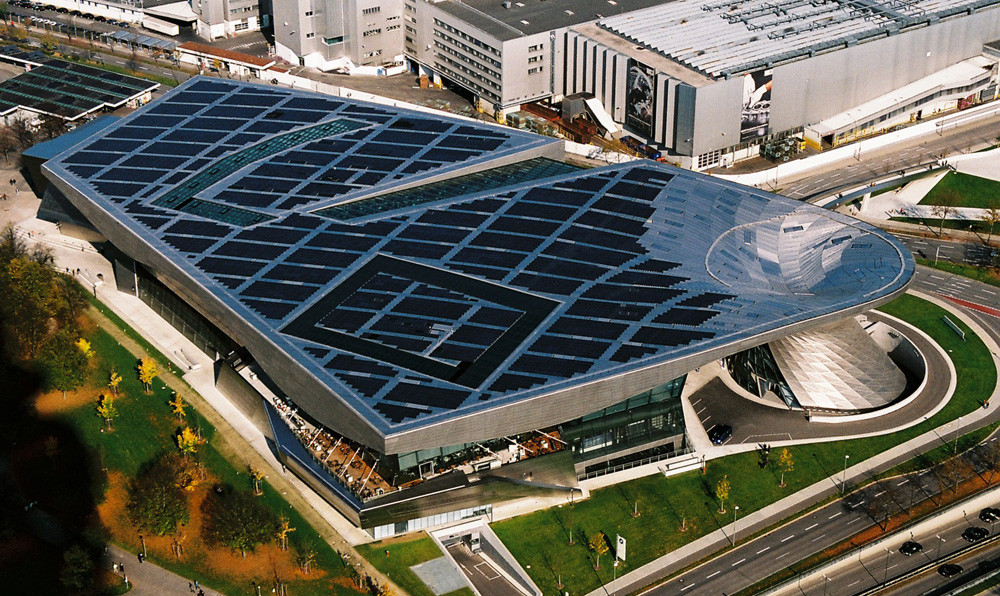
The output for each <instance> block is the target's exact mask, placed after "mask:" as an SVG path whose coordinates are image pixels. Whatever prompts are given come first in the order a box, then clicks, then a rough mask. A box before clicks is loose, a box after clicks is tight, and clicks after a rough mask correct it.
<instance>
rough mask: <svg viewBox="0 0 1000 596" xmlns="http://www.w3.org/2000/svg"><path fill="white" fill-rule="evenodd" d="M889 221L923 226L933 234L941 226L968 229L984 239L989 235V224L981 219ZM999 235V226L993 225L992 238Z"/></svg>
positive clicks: (929, 218) (910, 219)
mask: <svg viewBox="0 0 1000 596" xmlns="http://www.w3.org/2000/svg"><path fill="white" fill-rule="evenodd" d="M889 221H898V222H900V223H908V224H914V225H918V226H924V227H926V228H927V229H928V231H930V232H933V233H935V234H937V233H938V230H941V229H942V228H943V229H945V230H961V231H963V232H967V231H969V230H970V229H971V230H972V231H973V232H975V233H977V234H979V235H980V236H982V237H983V240H986V239H987V238H989V237H990V226H989V224H987V223H986V222H984V221H981V220H967V219H946V220H945V221H944V225H943V226H942V225H941V220H940V219H936V218H933V217H928V218H920V217H890V218H889ZM998 235H1000V226H994V229H993V238H996V237H997V236H998Z"/></svg>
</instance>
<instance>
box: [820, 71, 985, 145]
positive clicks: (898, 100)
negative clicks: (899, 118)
mask: <svg viewBox="0 0 1000 596" xmlns="http://www.w3.org/2000/svg"><path fill="white" fill-rule="evenodd" d="M995 64H996V62H994V61H993V60H990V59H989V58H987V57H985V56H975V57H973V58H969V59H968V60H963V61H961V62H959V63H958V64H954V65H952V66H949V67H948V68H945V69H944V70H939V71H937V72H935V73H934V74H931V75H928V76H926V77H924V78H922V79H918V80H916V81H913V82H912V83H910V84H909V85H906V86H903V87H900V88H899V89H896V90H895V91H891V92H889V93H886V94H885V95H881V96H879V97H876V98H875V99H873V100H871V101H866V102H865V103H863V104H861V105H859V106H855V107H853V108H851V109H849V110H847V111H846V112H841V113H839V114H837V115H835V116H831V117H829V118H827V119H826V120H823V121H822V122H820V123H818V124H815V125H813V126H809V127H808V128H809V129H810V130H814V131H816V132H817V133H818V134H820V135H828V134H834V133H840V132H844V131H847V130H850V129H851V128H854V127H856V126H857V124H858V123H860V122H866V121H868V120H871V119H872V118H875V117H878V116H880V115H882V114H884V113H887V112H889V111H891V110H894V109H896V108H899V107H902V106H906V105H908V104H910V103H912V102H914V101H916V100H918V99H920V98H923V97H927V96H928V95H929V94H930V93H933V92H935V91H938V90H943V89H955V88H958V87H965V86H967V85H971V84H973V83H975V82H977V81H982V79H983V77H984V76H985V75H987V74H988V73H990V72H991V71H992V70H993V66H994V65H995ZM983 82H984V83H985V81H983Z"/></svg>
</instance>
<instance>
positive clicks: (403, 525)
mask: <svg viewBox="0 0 1000 596" xmlns="http://www.w3.org/2000/svg"><path fill="white" fill-rule="evenodd" d="M492 513H493V505H480V506H478V507H467V508H465V509H459V510H458V511H449V512H447V513H438V514H436V515H428V516H426V517H418V518H416V519H410V520H406V521H402V522H396V523H393V524H385V525H383V526H375V527H374V528H372V529H371V530H369V531H370V532H371V535H372V536H373V537H374V538H375V539H376V540H380V539H382V538H388V537H389V536H395V535H396V534H405V533H407V532H414V531H416V530H423V529H424V528H430V527H432V526H440V525H441V524H448V523H451V522H456V521H461V520H463V519H469V518H470V517H479V516H481V515H490V514H492Z"/></svg>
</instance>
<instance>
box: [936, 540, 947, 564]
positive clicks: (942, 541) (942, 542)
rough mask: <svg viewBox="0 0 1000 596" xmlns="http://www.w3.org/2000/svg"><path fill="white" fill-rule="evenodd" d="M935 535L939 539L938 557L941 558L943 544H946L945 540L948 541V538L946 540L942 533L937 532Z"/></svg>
mask: <svg viewBox="0 0 1000 596" xmlns="http://www.w3.org/2000/svg"><path fill="white" fill-rule="evenodd" d="M935 536H936V537H937V539H938V554H937V558H938V559H940V558H941V545H942V544H944V543H945V542H947V540H945V539H944V538H941V535H940V534H935Z"/></svg>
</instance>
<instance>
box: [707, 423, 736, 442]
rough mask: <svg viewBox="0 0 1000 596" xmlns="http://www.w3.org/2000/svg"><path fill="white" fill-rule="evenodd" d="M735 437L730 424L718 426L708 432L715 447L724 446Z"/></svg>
mask: <svg viewBox="0 0 1000 596" xmlns="http://www.w3.org/2000/svg"><path fill="white" fill-rule="evenodd" d="M732 436H733V427H731V426H729V425H728V424H716V425H715V426H713V427H712V430H710V431H708V438H709V440H711V441H712V443H713V444H715V445H722V444H723V443H725V442H726V441H728V440H729V439H730V438H732Z"/></svg>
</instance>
